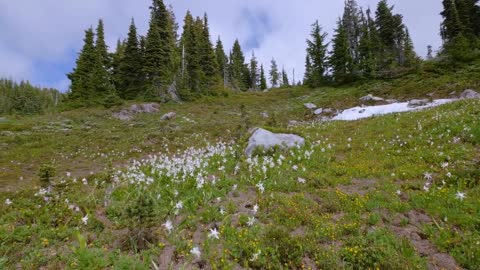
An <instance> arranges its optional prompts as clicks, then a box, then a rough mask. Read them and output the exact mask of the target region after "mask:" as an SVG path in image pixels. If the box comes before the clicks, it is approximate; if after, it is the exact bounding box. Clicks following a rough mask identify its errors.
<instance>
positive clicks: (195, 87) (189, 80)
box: [180, 11, 203, 99]
mask: <svg viewBox="0 0 480 270" xmlns="http://www.w3.org/2000/svg"><path fill="white" fill-rule="evenodd" d="M198 23H200V29H198V28H199V27H198ZM202 31H203V29H202V24H201V21H199V20H196V21H195V20H194V18H193V16H192V14H191V13H190V11H187V14H186V15H185V19H184V23H183V33H182V37H181V41H180V47H181V48H182V50H183V51H184V59H183V63H184V64H183V67H182V69H183V70H182V85H183V87H182V88H183V89H181V91H180V96H181V97H182V98H183V99H192V98H195V97H198V96H199V95H200V94H201V82H202V78H203V72H202V67H201V65H200V59H201V55H200V50H199V46H198V44H199V42H200V35H201V33H202Z"/></svg>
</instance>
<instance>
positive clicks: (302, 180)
mask: <svg viewBox="0 0 480 270" xmlns="http://www.w3.org/2000/svg"><path fill="white" fill-rule="evenodd" d="M297 181H298V183H300V184H305V183H306V180H305V179H304V178H301V177H299V178H298V180H297Z"/></svg>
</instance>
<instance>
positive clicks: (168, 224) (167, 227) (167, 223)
mask: <svg viewBox="0 0 480 270" xmlns="http://www.w3.org/2000/svg"><path fill="white" fill-rule="evenodd" d="M162 226H163V227H165V229H167V231H168V232H169V233H170V232H172V230H173V224H172V221H171V220H167V221H166V222H165V223H163V224H162Z"/></svg>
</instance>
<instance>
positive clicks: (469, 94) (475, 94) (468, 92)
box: [460, 89, 480, 99]
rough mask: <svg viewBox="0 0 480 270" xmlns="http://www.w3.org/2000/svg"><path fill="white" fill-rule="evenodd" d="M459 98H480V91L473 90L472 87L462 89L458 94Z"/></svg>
mask: <svg viewBox="0 0 480 270" xmlns="http://www.w3.org/2000/svg"><path fill="white" fill-rule="evenodd" d="M460 98H461V99H477V98H480V93H478V92H475V91H474V90H472V89H467V90H465V91H463V93H462V94H461V95H460Z"/></svg>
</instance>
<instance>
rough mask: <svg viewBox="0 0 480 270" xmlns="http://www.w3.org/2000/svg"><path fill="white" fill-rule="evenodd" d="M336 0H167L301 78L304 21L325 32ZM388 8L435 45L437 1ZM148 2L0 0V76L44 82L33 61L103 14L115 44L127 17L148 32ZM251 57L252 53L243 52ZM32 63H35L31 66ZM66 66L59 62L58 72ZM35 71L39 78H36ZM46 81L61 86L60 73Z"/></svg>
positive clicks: (68, 47) (73, 39) (67, 48)
mask: <svg viewBox="0 0 480 270" xmlns="http://www.w3.org/2000/svg"><path fill="white" fill-rule="evenodd" d="M343 2H344V1H343V0H331V1H320V0H297V1H285V0H282V1H278V0H229V1H224V0H203V1H198V0H184V1H173V0H171V1H167V4H172V5H173V6H174V10H175V13H176V16H177V20H178V21H179V22H180V23H181V22H182V21H183V17H184V15H185V13H186V10H187V9H190V10H191V12H192V13H193V15H195V16H202V15H203V13H204V12H207V13H208V16H209V22H210V27H211V35H212V40H215V39H216V37H217V36H218V35H220V36H221V37H222V41H223V42H224V45H225V48H226V50H227V51H228V50H229V49H230V48H231V46H232V44H233V41H234V39H235V38H238V39H239V40H240V42H241V43H242V44H246V43H247V41H251V42H248V43H249V44H250V43H251V44H254V43H255V42H253V41H254V40H255V39H256V41H258V46H256V47H258V48H254V50H255V54H256V55H257V58H258V59H259V60H260V61H261V62H262V63H263V64H264V65H265V66H267V67H268V66H269V62H270V59H271V58H272V57H274V58H275V59H277V61H278V62H279V64H281V65H284V66H285V68H286V69H288V70H289V73H290V74H291V70H292V69H293V68H295V69H296V71H297V72H296V73H297V76H296V79H297V80H299V79H301V78H302V74H303V71H304V59H305V39H306V38H307V37H308V34H309V31H310V25H311V24H312V23H313V22H314V21H315V20H316V19H318V20H319V21H320V24H321V25H322V26H323V28H324V30H325V31H327V32H329V37H331V32H332V30H333V28H334V26H335V22H336V19H337V18H338V17H339V16H341V13H342V11H343ZM377 2H378V1H377V0H359V4H360V5H361V6H363V7H367V6H370V7H371V8H372V9H373V10H374V9H375V7H376V3H377ZM390 3H391V4H395V12H398V13H401V14H403V15H404V18H405V23H406V25H407V26H408V27H409V29H410V32H411V35H412V38H413V41H414V43H415V45H416V49H417V51H418V52H419V54H420V55H422V56H424V55H425V54H426V46H427V45H429V44H431V45H433V46H434V48H436V47H439V46H440V38H439V36H438V32H439V31H438V29H439V24H440V19H441V18H440V16H439V13H440V10H441V3H440V1H438V0H424V1H412V0H390ZM149 5H150V0H102V1H98V0H82V1H64V0H42V1H31V0H15V1H0V32H1V33H2V37H1V40H0V76H4V77H5V76H7V77H14V78H33V79H35V80H38V81H34V83H38V84H43V85H45V82H50V81H52V78H38V77H39V76H37V75H38V73H39V72H38V70H36V69H38V68H39V67H38V66H36V65H34V63H38V62H42V63H44V62H48V63H52V64H55V63H58V62H60V63H65V59H66V58H72V57H73V56H72V51H75V52H78V51H79V50H80V48H81V46H82V39H83V36H84V32H83V31H84V30H85V29H86V28H87V27H89V26H94V27H95V26H96V23H97V20H98V18H100V17H101V18H103V19H104V21H105V27H106V39H107V43H108V44H109V45H110V47H112V48H113V47H114V46H115V44H116V40H117V39H118V38H124V37H125V36H126V33H127V30H128V25H129V23H130V18H131V17H134V18H135V21H136V24H137V26H138V28H139V32H140V33H142V34H144V33H146V31H147V26H148V19H149V18H148V17H149V9H148V6H149ZM244 50H245V54H246V56H247V58H250V55H251V51H246V48H244ZM34 67H35V68H34ZM71 68H72V67H65V70H64V73H68V72H70V71H71ZM40 77H41V76H40ZM53 79H55V80H57V82H56V83H54V84H53V85H52V86H59V85H60V86H62V87H65V80H66V77H64V76H62V77H61V78H53Z"/></svg>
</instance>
